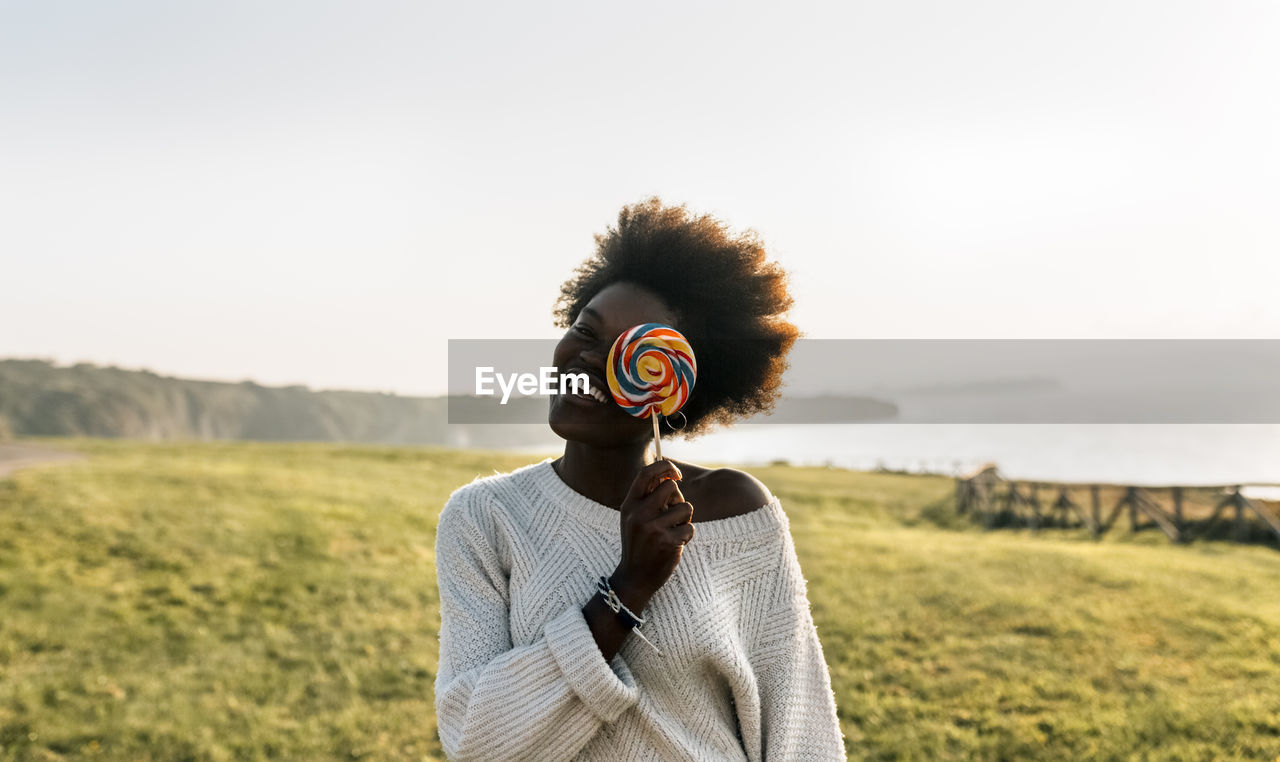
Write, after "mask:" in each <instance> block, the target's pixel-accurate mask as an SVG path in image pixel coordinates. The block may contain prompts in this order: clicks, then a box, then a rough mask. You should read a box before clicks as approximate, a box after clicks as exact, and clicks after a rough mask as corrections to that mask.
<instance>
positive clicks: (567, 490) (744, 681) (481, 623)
mask: <svg viewBox="0 0 1280 762" xmlns="http://www.w3.org/2000/svg"><path fill="white" fill-rule="evenodd" d="M790 304H791V298H790V296H789V295H788V294H787V291H786V275H785V273H784V272H783V271H782V270H780V269H779V268H778V267H777V266H776V265H774V264H772V263H768V262H766V261H765V258H764V250H763V248H762V246H761V245H760V244H759V242H758V241H757V240H756V239H755V238H754V237H752V236H749V235H746V236H733V235H731V234H729V233H728V232H727V231H726V230H725V228H724V226H723V225H721V224H720V223H718V222H717V221H715V220H714V219H712V218H710V217H691V216H690V215H689V214H688V213H687V212H686V211H685V209H684V208H683V207H677V208H671V207H664V206H662V204H661V203H660V202H659V201H658V200H657V199H652V200H650V201H647V202H644V203H642V204H638V205H635V206H631V207H628V208H625V209H623V210H622V212H621V214H620V215H619V217H618V225H617V227H616V228H613V229H611V230H610V231H609V232H608V233H607V234H606V235H604V236H599V237H597V252H596V254H595V256H594V257H593V258H592V259H590V260H588V261H587V262H585V263H584V264H583V265H582V266H581V267H580V268H579V270H578V271H577V273H576V275H575V277H574V278H573V279H571V280H570V281H568V282H567V283H566V284H565V285H564V286H563V288H562V293H561V298H560V300H559V302H558V304H557V308H556V317H557V322H558V324H559V325H561V326H562V327H566V328H567V329H568V330H567V332H566V333H565V335H564V338H563V339H561V341H560V343H559V344H558V345H557V346H556V349H555V356H554V363H555V366H556V367H557V368H558V369H559V370H560V372H562V373H568V372H573V373H582V372H585V373H586V374H587V375H588V376H589V377H590V379H591V387H592V389H591V391H590V392H589V393H587V394H569V395H562V396H557V397H553V398H552V401H551V410H550V415H549V421H550V424H551V428H552V429H553V430H554V431H555V432H556V434H558V435H559V436H560V437H562V438H563V439H564V440H565V449H564V455H563V456H561V457H560V458H557V459H555V460H547V461H544V462H542V463H539V464H536V465H532V466H527V467H525V468H521V469H518V470H516V471H514V472H512V473H509V474H503V475H498V476H491V477H488V478H484V479H479V480H477V481H475V482H473V483H472V484H469V485H467V486H465V487H463V488H461V489H459V490H458V491H457V492H455V493H454V494H453V496H452V497H450V499H449V502H448V504H447V505H446V506H445V508H444V511H443V512H442V513H441V516H440V526H439V530H438V533H437V541H436V565H437V575H438V580H439V585H440V606H441V620H442V623H441V629H440V667H439V673H438V675H437V677H436V716H437V721H438V724H439V731H440V740H441V742H442V744H443V745H444V749H445V752H446V753H447V754H448V755H449V756H450V757H451V758H454V759H485V760H494V759H522V760H523V759H665V760H674V759H742V760H762V759H770V760H774V759H804V760H817V759H844V746H843V740H842V737H841V733H840V726H839V722H838V720H837V718H836V708H835V701H834V696H833V694H832V692H831V680H830V677H829V675H828V672H827V667H826V663H825V662H824V660H823V654H822V646H821V644H820V643H819V641H818V637H817V632H816V630H815V628H814V625H813V620H812V617H811V615H810V612H809V602H808V600H807V598H806V592H805V580H804V577H803V576H802V574H801V570H800V565H799V563H798V561H797V560H796V554H795V548H794V546H793V544H792V540H791V535H790V532H789V530H788V524H787V518H786V514H785V513H783V511H782V508H781V506H780V505H779V503H778V500H777V498H775V497H773V496H772V495H771V494H770V492H769V491H768V489H766V488H765V486H764V485H763V484H761V483H760V482H758V481H757V480H756V479H754V478H753V477H751V476H748V475H747V474H745V473H742V472H740V471H735V470H732V469H706V468H701V467H699V466H695V465H693V464H691V463H677V462H673V461H670V460H661V461H657V462H649V456H648V450H649V445H650V444H651V440H652V439H653V426H652V423H651V421H650V420H649V419H647V418H645V419H641V418H634V417H632V416H630V415H628V414H627V413H626V412H625V411H623V410H622V409H621V408H620V407H619V406H617V405H615V404H613V403H612V402H611V401H609V399H608V397H607V394H608V392H607V388H608V387H607V386H606V385H605V381H604V379H605V370H604V365H605V358H606V357H607V355H608V352H609V347H610V346H611V345H612V343H613V341H614V339H615V338H616V337H617V336H618V335H619V334H621V333H622V332H623V331H624V330H626V329H627V328H630V327H632V326H634V325H637V324H640V323H665V324H667V325H671V326H673V327H675V328H676V329H677V330H679V331H681V332H682V333H684V334H685V336H686V337H687V338H688V339H689V342H690V344H691V345H692V346H693V349H694V352H695V354H696V355H697V360H698V378H697V383H696V385H695V386H694V389H693V393H692V395H691V397H690V399H689V401H688V402H687V403H686V405H685V408H684V410H683V411H682V412H683V413H684V415H683V418H684V421H683V426H682V425H681V423H682V421H681V418H682V416H681V415H680V414H679V413H677V414H676V415H675V424H676V425H675V426H674V427H673V426H672V425H671V422H669V421H666V422H664V424H663V427H664V433H671V432H673V431H675V430H680V431H682V432H683V433H685V434H690V433H698V432H701V431H704V430H705V429H707V428H708V427H710V426H711V425H713V424H727V423H730V422H732V421H734V420H736V419H738V418H742V417H745V416H748V415H751V414H753V413H756V412H759V411H764V410H768V409H770V408H771V406H772V404H773V402H774V400H775V399H776V397H777V394H778V388H779V385H780V382H781V375H782V371H783V369H785V367H786V361H785V356H786V353H787V351H788V350H789V349H790V348H791V345H792V343H793V342H794V341H795V338H796V335H797V331H796V328H795V326H793V325H791V324H790V323H787V322H785V321H784V320H782V319H781V317H780V316H781V314H782V313H783V312H784V311H785V310H786V309H787V308H788V307H789V306H790ZM601 390H604V394H597V393H596V392H598V391H601ZM641 619H643V623H642V624H640V626H639V629H636V625H637V623H638V622H639V620H641Z"/></svg>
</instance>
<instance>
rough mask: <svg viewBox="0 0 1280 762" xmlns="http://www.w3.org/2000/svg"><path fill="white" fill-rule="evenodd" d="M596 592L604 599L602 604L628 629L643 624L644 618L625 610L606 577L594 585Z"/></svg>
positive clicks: (624, 605)
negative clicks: (624, 623)
mask: <svg viewBox="0 0 1280 762" xmlns="http://www.w3.org/2000/svg"><path fill="white" fill-rule="evenodd" d="M596 590H598V591H600V595H601V596H603V597H604V603H605V605H606V606H608V607H609V609H610V610H611V611H613V613H615V614H617V615H618V618H619V619H621V620H622V621H623V622H626V624H627V626H628V627H631V628H632V629H634V628H636V627H639V626H640V625H642V624H644V618H643V617H639V616H636V615H635V613H634V612H633V611H632V610H631V609H629V608H627V606H626V604H624V603H623V602H622V600H621V599H620V598H618V594H617V593H615V592H613V585H611V584H609V578H608V577H601V578H600V581H599V582H597V583H596Z"/></svg>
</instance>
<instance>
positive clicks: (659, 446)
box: [649, 412, 662, 460]
mask: <svg viewBox="0 0 1280 762" xmlns="http://www.w3.org/2000/svg"><path fill="white" fill-rule="evenodd" d="M649 417H650V418H652V419H653V446H654V447H655V448H657V450H658V460H662V437H661V436H660V435H659V433H658V414H657V412H654V414H653V415H651V416H649Z"/></svg>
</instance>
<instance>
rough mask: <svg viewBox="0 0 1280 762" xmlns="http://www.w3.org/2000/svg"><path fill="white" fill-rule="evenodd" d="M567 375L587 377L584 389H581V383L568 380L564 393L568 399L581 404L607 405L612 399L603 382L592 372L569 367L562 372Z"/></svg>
mask: <svg viewBox="0 0 1280 762" xmlns="http://www.w3.org/2000/svg"><path fill="white" fill-rule="evenodd" d="M564 374H565V375H568V376H574V375H576V376H585V377H586V379H587V384H586V390H585V391H580V390H582V384H574V383H573V382H572V381H570V383H569V386H568V390H567V393H566V394H565V395H564V396H565V397H567V398H568V399H570V400H573V401H574V402H577V403H579V404H583V405H589V406H597V405H607V404H609V402H610V401H611V400H612V397H611V395H610V394H609V392H608V391H606V390H605V388H604V384H602V383H600V380H599V379H597V378H596V377H595V375H594V374H592V373H588V372H586V371H585V370H583V369H581V368H571V369H569V370H566V371H565V372H564Z"/></svg>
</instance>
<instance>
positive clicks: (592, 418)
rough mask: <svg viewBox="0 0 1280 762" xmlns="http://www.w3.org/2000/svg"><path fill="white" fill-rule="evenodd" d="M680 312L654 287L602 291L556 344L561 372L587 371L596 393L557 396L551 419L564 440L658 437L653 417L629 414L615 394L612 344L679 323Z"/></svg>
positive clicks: (604, 442)
mask: <svg viewBox="0 0 1280 762" xmlns="http://www.w3.org/2000/svg"><path fill="white" fill-rule="evenodd" d="M676 322H677V321H676V316H675V312H674V310H672V309H671V307H670V306H668V305H667V304H666V303H665V302H663V301H662V300H661V299H660V298H658V296H657V295H656V294H654V293H653V292H652V291H649V290H648V289H645V288H642V287H640V286H637V285H634V284H631V283H625V282H623V283H614V284H611V285H609V286H606V287H605V288H603V289H601V291H600V293H598V294H596V296H595V298H593V299H592V300H591V301H590V302H587V305H586V306H585V307H583V308H582V312H581V313H580V314H579V315H578V316H577V317H576V318H575V319H574V321H573V324H572V325H571V326H569V330H568V331H567V332H565V335H564V338H562V339H560V343H559V344H557V345H556V349H555V354H554V356H553V360H552V361H553V363H554V365H555V366H556V368H557V370H559V372H561V373H586V374H587V375H588V376H589V377H590V378H591V389H592V390H593V391H595V390H599V391H600V392H601V393H602V396H603V397H604V401H603V402H601V401H599V400H598V399H597V398H596V397H595V396H594V395H591V394H586V395H581V394H562V395H556V396H553V397H552V398H551V411H550V415H549V416H548V422H549V423H550V424H551V430H552V431H554V432H555V433H556V434H557V435H558V436H560V437H561V438H563V439H567V440H570V441H573V442H583V443H586V444H592V445H596V446H600V447H619V446H625V445H632V444H636V443H638V442H647V441H648V440H649V439H650V438H651V437H652V436H653V424H652V423H651V422H650V421H649V419H648V418H636V417H634V416H632V415H628V414H627V413H626V411H624V410H623V409H622V408H621V407H619V406H618V405H617V404H616V403H615V402H614V401H613V398H612V397H611V396H610V394H609V387H608V385H607V384H606V383H605V378H606V377H605V363H606V361H607V359H608V357H609V348H610V347H612V346H613V342H614V341H615V340H616V339H617V338H618V336H619V335H620V334H621V333H622V332H623V331H625V330H627V329H628V328H631V327H633V326H636V325H639V324H641V323H664V324H666V325H675V324H676Z"/></svg>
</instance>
